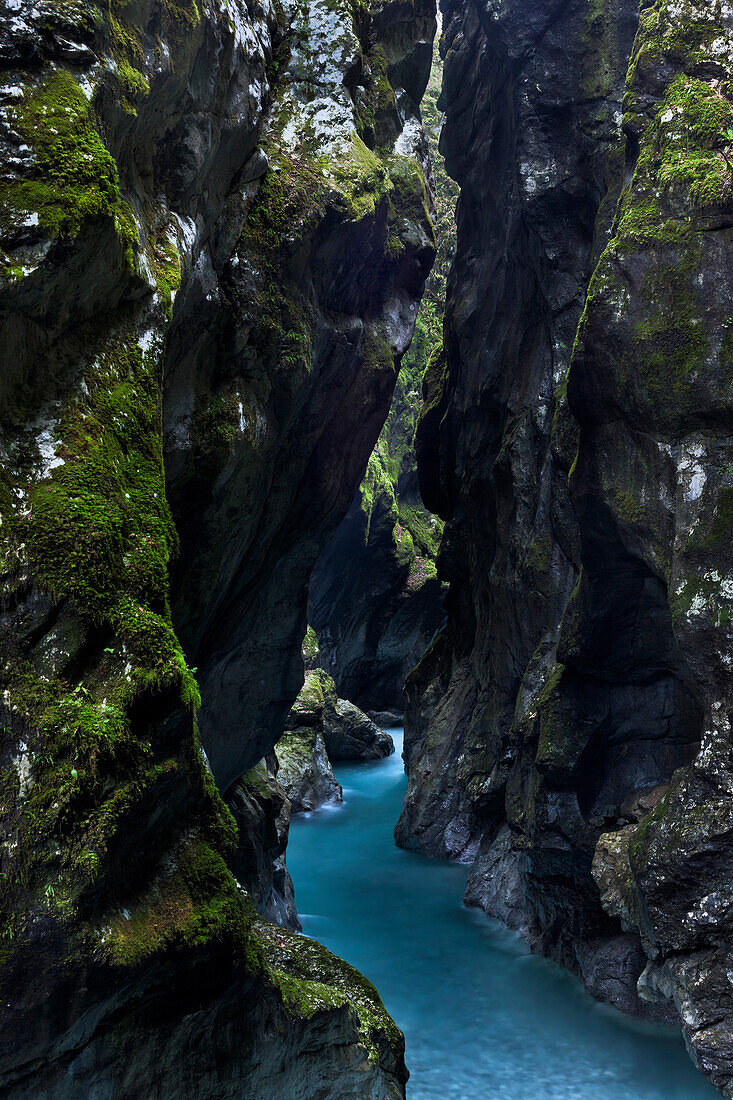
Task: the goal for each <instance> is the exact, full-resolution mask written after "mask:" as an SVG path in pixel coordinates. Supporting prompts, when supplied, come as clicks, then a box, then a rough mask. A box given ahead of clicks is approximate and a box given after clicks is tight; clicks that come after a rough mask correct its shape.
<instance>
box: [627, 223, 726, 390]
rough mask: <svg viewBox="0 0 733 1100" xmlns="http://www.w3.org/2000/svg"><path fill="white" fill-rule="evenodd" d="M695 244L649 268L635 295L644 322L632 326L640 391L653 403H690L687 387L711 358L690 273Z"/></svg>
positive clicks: (696, 257)
mask: <svg viewBox="0 0 733 1100" xmlns="http://www.w3.org/2000/svg"><path fill="white" fill-rule="evenodd" d="M700 259H701V246H700V244H699V243H698V242H697V241H696V240H694V239H691V240H690V241H689V242H688V243H687V244H686V246H685V248H684V249H680V250H676V251H675V253H674V255H673V257H672V258H670V259H669V260H667V259H664V260H661V259H660V260H659V261H658V262H656V263H654V264H653V265H651V266H650V267H649V268H648V269H647V270H646V272H645V273H644V277H643V279H642V281H641V285H640V287H639V294H640V298H641V301H642V303H643V305H644V316H643V319H640V320H638V321H636V322H635V323H634V324H633V326H632V330H631V333H632V338H633V341H634V348H635V351H636V355H635V362H636V363H637V365H638V369H639V372H640V377H641V382H642V385H643V387H644V389H645V391H646V393H647V395H648V398H649V399H650V400H651V401H653V402H658V401H659V400H661V399H662V398H665V399H666V400H670V399H673V400H676V401H677V402H678V403H681V402H684V401H686V400H687V399H688V398H689V383H690V380H691V378H692V377H694V375H695V373H696V372H697V371H699V370H700V368H701V367H702V366H703V365H704V363H705V359H706V357H707V356H708V355H709V353H710V342H709V339H708V335H707V326H706V325H705V323H704V319H705V313H706V307H705V303H704V302H703V300H702V298H701V295H700V292H699V291H698V289H697V288H696V285H695V281H694V280H693V278H692V273H693V272H695V271H697V270H699V264H700Z"/></svg>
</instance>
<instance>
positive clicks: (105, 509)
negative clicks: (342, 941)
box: [0, 0, 434, 1100]
mask: <svg viewBox="0 0 733 1100" xmlns="http://www.w3.org/2000/svg"><path fill="white" fill-rule="evenodd" d="M433 29H434V18H433V11H432V9H431V6H430V4H429V3H425V4H424V5H423V4H420V3H418V4H416V5H413V4H404V3H388V4H378V5H367V4H354V5H353V6H352V5H350V4H348V3H339V2H336V3H330V2H329V3H328V4H326V3H323V2H322V0H309V2H307V3H302V4H288V5H287V6H286V7H282V6H281V5H280V4H279V3H276V4H270V3H269V0H267V2H265V3H264V4H259V3H251V4H245V3H244V2H231V0H229V2H227V3H219V2H218V0H203V2H202V3H200V4H199V3H196V2H195V0H185V2H184V3H182V4H180V5H179V4H175V3H171V2H169V0H140V2H139V3H138V2H136V3H133V4H125V3H118V2H117V0H107V2H104V3H100V4H98V5H96V4H75V3H66V2H62V0H58V2H56V0H49V2H48V3H42V4H30V3H26V2H25V0H21V2H20V3H17V2H13V3H12V4H9V3H6V4H5V6H4V9H3V20H2V30H1V31H0V62H1V64H2V88H1V89H0V142H1V143H2V144H1V147H2V154H3V156H2V168H1V169H0V203H1V204H2V209H1V210H0V346H1V348H2V352H1V354H2V371H0V453H1V454H2V468H1V470H0V520H1V523H0V584H1V585H2V597H1V601H0V686H1V688H2V693H1V695H0V731H1V733H2V768H1V771H0V815H1V817H2V845H1V847H0V873H1V874H2V891H1V893H0V936H1V941H0V942H1V945H2V949H1V951H0V987H1V988H2V991H3V997H2V1003H3V1010H2V1024H3V1026H2V1039H1V1040H0V1082H1V1085H0V1088H1V1090H2V1092H3V1095H5V1096H8V1097H21V1096H23V1097H25V1096H28V1095H45V1096H53V1097H66V1096H69V1097H72V1096H73V1097H78V1096H79V1095H87V1094H91V1093H92V1092H95V1093H96V1092H104V1093H105V1094H108V1093H109V1094H112V1093H114V1095H115V1096H118V1097H127V1096H129V1097H132V1096H137V1095H139V1090H140V1083H141V1081H144V1082H145V1091H146V1092H147V1093H149V1094H150V1095H152V1094H155V1095H156V1096H159V1097H173V1096H176V1097H178V1096H180V1095H181V1094H182V1093H188V1094H192V1095H198V1096H212V1095H220V1094H223V1093H224V1092H229V1091H231V1090H241V1088H242V1087H245V1090H246V1092H247V1095H248V1096H250V1097H252V1098H253V1100H257V1098H259V1097H262V1098H264V1097H267V1098H268V1100H271V1098H277V1097H282V1098H283V1100H285V1098H287V1100H291V1098H292V1097H294V1096H307V1095H312V1094H313V1090H314V1089H315V1088H316V1087H318V1088H320V1087H321V1085H320V1084H319V1085H318V1086H316V1081H318V1082H321V1081H323V1080H325V1081H327V1082H328V1085H327V1086H324V1089H325V1091H324V1092H323V1095H324V1096H333V1097H334V1098H335V1097H336V1096H338V1097H339V1098H341V1097H346V1096H354V1097H356V1096H363V1095H365V1090H367V1091H368V1092H369V1094H370V1095H372V1096H374V1097H399V1096H402V1095H403V1094H404V1081H405V1079H406V1071H405V1068H404V1062H403V1044H402V1039H401V1036H400V1034H399V1032H398V1031H397V1029H396V1028H395V1026H394V1024H393V1023H392V1022H391V1021H390V1020H389V1017H388V1016H387V1014H386V1013H385V1012H384V1009H383V1008H382V1006H381V1002H380V1001H379V998H378V995H377V994H376V992H375V991H374V989H373V988H372V987H371V986H370V985H369V983H368V982H366V981H365V980H364V979H363V978H362V977H361V976H360V975H358V974H357V973H356V972H355V971H353V970H352V968H350V967H348V966H347V965H346V964H345V963H342V962H341V961H340V960H338V959H335V958H334V957H333V956H331V955H329V953H328V952H327V951H325V950H323V949H321V948H320V947H319V946H318V945H316V944H313V943H310V942H309V941H302V940H297V941H296V940H294V939H293V937H292V934H291V933H288V932H286V931H285V930H275V929H273V928H272V926H270V925H267V924H265V923H264V922H263V921H262V920H261V919H260V918H259V916H258V914H257V912H256V910H255V907H254V905H253V902H252V899H251V898H250V897H249V896H248V895H247V893H246V892H245V890H244V889H243V888H242V887H241V885H240V884H239V883H238V881H237V879H236V878H235V877H234V875H233V874H232V869H234V870H235V872H236V870H237V868H239V870H240V873H241V874H242V877H243V878H244V877H246V876H247V874H250V875H251V877H252V883H251V889H252V891H253V896H254V900H255V901H256V902H257V903H258V904H260V905H262V906H266V894H267V883H266V882H261V881H259V880H258V874H259V872H258V866H259V864H258V860H260V857H261V855H262V848H263V846H264V849H265V852H266V854H267V853H269V854H268V857H267V859H265V860H264V863H263V864H262V866H266V867H267V868H268V871H267V873H268V874H271V873H274V872H273V871H272V869H271V868H272V860H271V858H270V856H272V857H273V858H274V857H276V856H278V855H279V854H280V849H281V847H282V835H281V834H280V835H279V836H278V834H277V830H275V834H274V835H272V833H273V829H274V825H273V819H274V817H276V807H275V806H274V804H273V805H272V806H271V807H270V808H269V809H268V808H266V806H265V804H266V803H267V801H268V799H269V798H270V796H269V795H268V794H267V792H265V791H263V790H259V791H258V790H255V791H254V793H253V791H252V775H251V768H252V767H254V766H256V765H257V762H258V761H259V760H260V758H261V757H263V756H266V755H267V754H269V753H270V752H271V751H272V749H273V747H274V744H275V741H276V740H277V738H278V736H279V735H280V733H281V731H282V728H283V723H284V720H285V717H286V715H287V712H288V710H289V708H290V706H291V705H292V703H293V701H294V699H295V697H296V695H297V692H298V689H299V687H300V684H301V683H302V675H303V673H302V662H301V658H300V641H301V638H302V636H303V634H304V632H305V600H306V591H305V589H306V581H307V577H308V574H309V572H310V569H311V567H312V565H313V563H314V561H315V560H316V558H317V556H318V554H319V552H320V551H321V549H322V548H323V546H324V545H325V544H326V542H327V540H328V538H329V536H330V534H331V533H332V531H333V530H334V529H335V527H336V526H337V525H338V523H339V521H340V519H341V518H342V516H343V514H344V512H345V511H346V508H347V507H348V504H349V501H350V500H351V498H352V496H353V493H354V489H355V487H356V486H357V485H358V483H359V481H360V478H361V476H362V474H363V471H364V467H365V465H366V462H367V459H368V456H369V453H370V452H371V450H372V448H373V445H374V442H375V440H376V437H377V435H378V433H379V430H380V428H381V426H382V423H383V421H384V418H385V416H386V413H387V407H388V404H389V400H390V396H391V392H392V388H393V386H394V383H395V375H396V367H397V364H398V363H399V359H400V356H401V355H402V353H403V352H404V350H405V348H406V346H407V344H408V342H409V339H410V336H411V332H412V328H413V325H414V320H415V315H416V312H417V300H418V298H419V295H420V292H421V290H422V285H423V281H424V278H425V275H426V272H427V270H428V268H429V265H430V262H431V257H432V252H433V244H432V228H431V225H430V220H429V217H428V209H427V201H426V191H425V185H424V180H423V171H422V163H423V159H424V158H423V148H422V144H423V139H422V136H421V130H420V126H419V123H418V116H417V103H418V101H419V99H420V96H421V94H422V91H423V89H424V86H425V83H426V81H427V76H428V68H429V63H430V53H431V40H432V34H433ZM336 455H338V458H339V460H338V462H336V461H334V456H336ZM184 653H185V656H184ZM204 750H205V751H204ZM243 773H247V777H248V778H247V782H246V783H245V787H244V790H242V788H241V786H237V782H238V780H239V778H240V777H241V776H242V775H243ZM265 785H267V784H265ZM255 786H256V784H255ZM222 795H225V796H227V798H228V800H229V802H230V803H231V805H232V807H233V808H234V812H235V816H234V817H232V815H231V813H230V812H229V810H228V809H227V807H226V805H225V803H224V802H223V801H222V797H221V796H222ZM270 801H271V800H270ZM281 885H283V884H282V883H281ZM286 902H287V899H286ZM270 915H276V914H272V913H271V914H270ZM281 916H282V918H283V919H286V916H287V915H286V914H281ZM9 991H11V992H12V996H9V995H8V993H9ZM282 1036H287V1039H284V1038H282ZM306 1053H307V1056H306ZM242 1082H246V1086H243V1084H242Z"/></svg>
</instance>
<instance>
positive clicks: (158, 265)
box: [152, 236, 181, 313]
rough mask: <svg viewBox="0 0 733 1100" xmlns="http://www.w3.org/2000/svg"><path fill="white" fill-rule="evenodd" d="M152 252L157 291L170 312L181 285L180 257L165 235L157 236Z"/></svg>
mask: <svg viewBox="0 0 733 1100" xmlns="http://www.w3.org/2000/svg"><path fill="white" fill-rule="evenodd" d="M152 253H153V270H154V272H155V282H156V286H157V287H158V293H159V294H160V296H161V298H162V299H163V305H164V306H165V308H166V311H167V312H168V313H170V309H171V306H172V303H173V298H174V295H175V294H176V292H177V291H178V289H179V287H180V285H181V258H180V256H179V254H178V249H177V248H176V246H175V244H173V242H172V241H171V240H169V239H168V237H166V236H159V238H158V240H157V241H156V242H155V244H154V245H153V248H152Z"/></svg>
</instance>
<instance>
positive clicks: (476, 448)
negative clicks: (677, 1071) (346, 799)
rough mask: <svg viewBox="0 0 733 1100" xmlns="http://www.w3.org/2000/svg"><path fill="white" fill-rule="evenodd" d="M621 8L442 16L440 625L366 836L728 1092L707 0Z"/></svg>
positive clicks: (718, 362) (717, 182)
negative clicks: (657, 1029)
mask: <svg viewBox="0 0 733 1100" xmlns="http://www.w3.org/2000/svg"><path fill="white" fill-rule="evenodd" d="M637 7H638V5H637V4H635V3H633V2H628V3H626V2H620V3H617V4H614V5H603V4H588V3H585V2H580V0H578V2H574V0H556V2H552V3H544V2H543V3H539V2H537V0H510V2H507V3H493V2H489V3H483V4H478V3H477V4H474V3H470V2H469V3H462V4H458V3H452V2H449V3H448V4H447V6H446V20H447V23H446V30H445V40H444V50H445V53H446V67H445V82H444V92H443V96H444V105H445V109H446V111H447V126H446V130H445V134H444V139H443V148H444V151H445V153H446V157H447V162H448V166H449V170H450V171H451V173H452V174H453V175H454V176H455V177H456V179H457V180H458V181H459V182H460V184H461V187H462V191H461V199H460V204H459V218H458V225H459V236H458V248H457V255H456V261H455V264H454V267H453V271H452V274H451V277H450V279H449V289H448V302H447V311H446V326H445V352H444V356H443V358H442V359H440V360H436V362H435V363H434V369H433V371H432V372H431V374H430V376H429V377H428V378H427V379H426V386H425V403H424V407H423V413H422V417H421V425H420V429H419V433H418V456H419V465H420V481H421V490H422V493H423V497H424V500H425V502H426V504H427V505H428V506H429V507H430V508H431V509H433V510H435V511H437V512H438V513H439V514H440V515H441V516H442V517H443V518H444V519H445V521H446V528H445V535H444V538H443V544H442V548H441V552H440V555H439V560H438V565H439V576H441V577H443V578H445V579H446V580H449V581H450V594H449V597H448V601H447V606H448V614H449V618H448V625H447V627H446V629H445V630H444V631H443V632H442V634H441V635H440V636H439V637H438V639H437V640H436V642H435V644H434V645H433V646H432V647H431V649H430V650H429V652H428V653H427V654H426V656H425V658H424V659H423V661H422V662H421V665H420V666H419V667H418V669H417V670H416V672H415V674H414V675H413V676H412V678H411V680H410V682H409V685H408V694H409V706H408V714H407V716H406V742H405V743H406V760H407V765H408V769H409V776H410V785H409V790H408V794H407V798H406V802H405V807H404V811H403V814H402V817H401V820H400V823H399V826H398V830H397V835H398V838H399V840H400V842H401V843H403V844H406V845H410V846H415V847H419V848H421V849H422V850H425V851H428V852H431V853H433V854H436V855H443V856H449V857H451V858H454V859H465V860H470V861H474V860H475V863H474V867H473V870H472V873H471V877H470V880H469V890H468V898H469V900H470V901H471V902H472V903H474V904H479V905H482V906H483V907H484V908H485V909H486V910H487V912H489V913H492V914H495V915H497V916H499V917H500V918H502V919H504V920H506V921H507V922H508V923H510V924H511V925H512V926H513V927H515V928H519V929H520V930H521V931H522V932H523V933H524V934H525V935H526V936H527V937H528V939H529V940H530V942H531V943H532V944H533V945H534V946H536V947H537V948H538V949H539V950H542V951H544V952H545V953H547V954H549V955H551V956H552V957H554V958H556V959H557V960H559V961H560V962H562V963H564V965H566V966H568V967H569V968H571V969H572V970H573V971H575V972H576V973H578V974H580V976H581V977H582V978H583V980H584V982H585V983H586V985H587V986H588V988H589V989H591V991H592V992H594V993H595V994H596V995H597V996H600V997H602V998H604V999H607V1000H610V1001H611V1002H612V1003H614V1004H618V1005H620V1006H621V1007H623V1008H625V1009H627V1010H629V1011H635V1012H640V1011H645V1007H644V1006H645V1004H646V1003H648V1002H649V1001H654V1002H664V1004H666V1005H667V1007H669V1005H670V1003H671V1004H673V1005H674V1006H675V1007H676V1009H677V1010H678V1012H679V1014H680V1016H681V1019H682V1024H683V1027H684V1031H685V1035H686V1038H687V1042H688V1046H689V1049H690V1051H691V1054H692V1056H693V1058H694V1059H695V1061H696V1062H697V1064H698V1065H699V1066H700V1068H701V1069H702V1070H703V1071H704V1072H705V1073H706V1074H707V1075H708V1076H709V1077H710V1079H711V1080H712V1082H713V1083H714V1084H715V1085H716V1087H717V1088H718V1089H719V1090H720V1091H721V1092H722V1093H723V1094H724V1095H725V1096H728V1097H730V1096H733V1045H732V1044H731V1040H730V1036H731V1033H732V1030H733V997H732V996H731V989H730V982H729V980H728V977H727V975H728V973H729V972H730V965H731V955H732V954H733V932H732V928H733V925H731V913H733V909H731V904H730V887H729V881H730V861H731V853H732V852H733V848H731V844H730V821H731V816H730V815H731V806H732V805H733V803H731V791H732V790H733V786H732V785H731V784H732V782H733V780H732V777H731V768H730V755H731V743H732V742H731V727H730V717H729V714H730V697H731V679H730V678H731V627H730V622H731V603H730V601H731V591H733V589H732V588H731V581H730V568H731V566H730V560H729V559H730V547H729V543H730V520H731V514H732V513H731V508H730V506H729V505H730V499H731V493H732V492H733V482H731V470H733V464H731V460H730V448H731V409H730V396H729V388H730V366H731V357H730V349H731V344H730V336H729V330H730V325H731V317H730V316H729V314H730V308H729V303H730V300H731V279H732V278H733V250H732V249H731V244H730V228H731V226H732V225H733V190H732V187H731V173H730V168H729V158H730V153H731V147H732V143H733V107H732V106H731V101H730V95H729V92H730V87H731V84H730V80H731V76H732V75H733V73H732V72H731V64H732V62H733V55H732V49H731V43H732V42H733V9H731V7H730V5H729V4H727V3H720V4H717V3H713V4H711V3H708V2H706V0H683V2H682V3H678V2H674V3H673V2H672V0H642V3H641V5H640V12H637ZM637 14H638V18H639V21H638V34H637V35H636V37H635V30H636V26H637ZM622 110H623V119H622ZM568 367H569V375H568ZM644 967H645V969H644V973H643V976H642V977H641V980H640V981H639V975H640V973H641V971H642V968H644ZM637 982H638V992H639V993H641V998H643V999H640V997H639V996H638V994H637ZM662 1010H664V1009H662Z"/></svg>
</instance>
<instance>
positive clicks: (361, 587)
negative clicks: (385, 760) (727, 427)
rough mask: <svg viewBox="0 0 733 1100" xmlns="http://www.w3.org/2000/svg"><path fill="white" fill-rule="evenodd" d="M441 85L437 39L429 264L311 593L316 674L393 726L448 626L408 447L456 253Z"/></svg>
mask: <svg viewBox="0 0 733 1100" xmlns="http://www.w3.org/2000/svg"><path fill="white" fill-rule="evenodd" d="M441 83H442V63H441V61H440V57H439V54H438V44H437V41H436V43H435V47H434V52H433V68H432V71H431V76H430V81H429V83H428V87H427V90H426V92H425V96H424V98H423V100H422V103H421V108H420V110H421V114H422V118H423V122H424V127H425V132H426V136H427V142H428V149H429V151H430V159H431V169H432V181H433V186H432V198H433V202H434V212H433V217H434V222H435V228H436V245H437V252H436V258H435V263H434V265H433V268H432V270H431V272H430V275H429V276H428V279H427V282H426V284H425V293H424V294H423V298H422V301H421V303H420V309H419V311H418V315H417V323H416V327H415V336H414V338H413V341H412V344H411V345H410V348H409V349H408V351H407V353H406V355H405V357H404V359H403V361H402V367H401V370H400V377H399V379H398V381H397V386H396V388H395V393H394V397H393V399H392V404H391V406H390V411H389V416H388V417H387V421H386V423H385V425H384V428H383V429H382V432H381V434H380V437H379V440H378V441H377V446H376V447H375V448H374V451H373V453H372V455H371V456H370V458H369V464H368V466H367V471H366V474H365V476H364V479H363V481H362V483H361V485H360V487H359V490H358V491H357V493H356V495H355V497H354V500H353V501H352V504H351V507H350V508H349V511H348V512H347V514H346V517H345V518H344V520H343V521H342V523H341V524H340V526H339V528H338V530H337V531H336V534H335V535H334V537H333V538H332V540H331V542H330V543H329V545H328V546H327V548H326V550H325V551H324V552H323V554H322V555H321V557H320V558H319V559H318V561H317V563H316V566H315V568H314V570H313V573H312V574H311V579H310V585H309V591H308V618H309V621H310V622H312V623H313V625H314V626H315V627H316V629H317V632H318V637H319V640H320V644H321V657H320V661H321V665H322V667H323V668H324V669H325V670H326V671H327V672H328V673H329V674H330V675H331V676H333V678H334V680H335V682H336V687H337V689H338V691H339V694H340V695H342V696H344V697H345V698H347V699H351V700H352V701H353V702H354V703H356V704H357V705H358V706H360V707H362V708H363V709H364V710H367V711H368V712H369V713H370V714H371V715H372V717H374V718H375V720H376V721H378V722H385V723H387V722H389V724H391V725H396V724H399V723H400V721H401V716H402V713H403V711H404V694H403V689H404V684H405V680H406V679H407V676H408V674H409V673H410V672H411V671H412V669H413V668H414V667H415V665H416V664H417V663H418V661H419V660H420V658H421V657H422V655H423V653H424V652H425V650H426V649H427V647H428V646H429V644H430V642H431V641H432V639H433V636H434V635H435V633H436V631H437V630H438V629H439V628H440V627H441V626H442V625H443V623H444V620H445V615H444V613H443V610H442V601H443V594H444V593H443V589H444V585H442V584H441V583H440V582H439V581H438V579H437V575H436V568H435V559H436V555H437V550H438V546H439V543H440V536H441V534H442V529H443V524H442V521H441V520H440V519H439V518H438V517H437V516H434V515H431V513H430V512H428V511H427V509H426V508H425V505H424V504H423V502H422V500H421V498H420V493H419V489H418V475H417V466H416V461H415V448H414V436H415V428H416V426H417V418H418V413H419V409H420V392H421V387H422V381H423V377H424V375H425V371H426V369H427V365H428V362H429V359H430V355H431V353H432V351H433V348H434V347H435V345H436V344H438V343H439V342H440V337H441V334H442V326H443V309H444V302H445V286H446V275H447V270H448V266H449V264H450V259H451V257H452V254H453V251H454V248H455V217H454V209H455V201H456V196H457V187H456V185H455V183H454V182H453V181H452V180H451V179H449V177H448V176H447V175H446V172H445V168H444V165H443V159H442V157H441V156H440V154H439V152H438V139H439V136H440V130H441V126H442V121H443V115H442V112H441V111H440V110H439V109H438V106H437V100H438V95H439V92H440V86H441Z"/></svg>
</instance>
